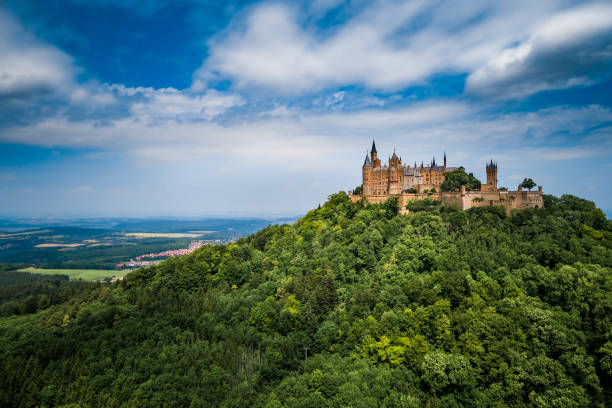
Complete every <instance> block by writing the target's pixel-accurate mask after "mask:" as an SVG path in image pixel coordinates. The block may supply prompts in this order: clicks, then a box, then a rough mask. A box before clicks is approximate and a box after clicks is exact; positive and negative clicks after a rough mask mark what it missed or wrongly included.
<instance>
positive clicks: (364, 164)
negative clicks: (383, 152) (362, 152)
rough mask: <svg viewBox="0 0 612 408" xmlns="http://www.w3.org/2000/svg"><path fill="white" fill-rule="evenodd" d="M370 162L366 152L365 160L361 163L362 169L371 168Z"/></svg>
mask: <svg viewBox="0 0 612 408" xmlns="http://www.w3.org/2000/svg"><path fill="white" fill-rule="evenodd" d="M371 165H372V162H371V161H370V155H369V154H368V152H366V157H365V160H364V161H363V167H366V166H371Z"/></svg>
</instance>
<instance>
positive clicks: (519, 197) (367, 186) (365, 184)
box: [349, 142, 543, 214]
mask: <svg viewBox="0 0 612 408" xmlns="http://www.w3.org/2000/svg"><path fill="white" fill-rule="evenodd" d="M456 170H458V168H457V167H448V166H447V165H446V153H444V162H443V165H442V166H439V165H436V159H435V157H434V158H433V160H432V161H431V163H430V164H429V165H428V166H424V165H423V162H421V165H420V166H417V164H416V162H415V163H414V167H410V165H405V164H403V163H402V159H401V157H398V156H397V154H396V153H395V150H394V151H393V155H392V156H391V157H389V159H388V162H387V164H386V165H381V161H380V159H379V158H378V152H377V150H376V143H375V142H372V148H371V150H370V153H369V154H366V157H365V160H364V162H363V166H362V167H361V176H362V185H361V191H358V190H357V191H355V192H350V191H349V196H350V198H351V200H353V201H359V200H362V199H366V200H367V201H368V202H370V203H380V202H383V201H386V200H387V199H388V198H389V197H398V199H399V205H400V208H401V212H402V213H406V212H407V211H408V210H407V209H406V208H405V207H406V204H407V203H408V201H410V200H421V199H424V198H432V199H434V200H439V201H442V202H444V203H448V204H457V205H458V206H459V208H461V209H462V210H467V209H468V208H471V207H485V206H494V205H495V206H498V205H501V206H503V207H505V208H506V212H507V213H508V214H510V211H511V210H513V209H525V208H539V207H542V205H543V200H542V186H538V189H537V191H525V190H523V188H522V186H520V185H519V186H518V189H517V190H516V191H508V190H506V189H504V188H502V189H499V188H498V187H497V163H494V162H493V160H491V162H490V163H488V164H487V165H486V172H487V181H486V184H482V185H481V186H480V189H479V190H467V189H466V187H465V186H461V188H460V189H459V190H458V191H441V185H442V183H443V182H444V180H445V177H446V174H448V173H450V172H454V171H456Z"/></svg>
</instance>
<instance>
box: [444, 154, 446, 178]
mask: <svg viewBox="0 0 612 408" xmlns="http://www.w3.org/2000/svg"><path fill="white" fill-rule="evenodd" d="M444 172H445V173H446V152H444Z"/></svg>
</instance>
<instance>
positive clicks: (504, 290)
mask: <svg viewBox="0 0 612 408" xmlns="http://www.w3.org/2000/svg"><path fill="white" fill-rule="evenodd" d="M410 210H411V211H412V213H411V214H408V215H398V206H397V201H396V200H393V199H391V200H389V201H387V202H386V203H383V204H377V205H368V204H366V203H362V202H358V203H352V202H350V200H349V199H348V197H347V196H346V194H344V193H339V194H335V195H333V196H331V197H330V199H329V200H328V201H327V202H326V203H325V204H324V205H323V206H321V207H320V208H318V209H316V210H313V211H310V212H309V213H308V214H307V215H305V216H304V217H303V218H301V219H300V220H299V221H297V222H296V223H295V224H293V225H291V226H289V225H282V226H279V225H276V226H270V227H267V228H265V229H263V230H261V231H259V232H257V233H255V234H253V235H251V236H249V237H248V238H244V239H242V240H240V241H238V242H236V243H233V244H229V245H215V246H206V247H203V248H201V249H199V250H197V251H196V252H194V253H193V254H191V255H188V256H185V257H181V258H174V259H169V260H167V261H165V262H163V263H161V264H159V265H157V266H155V267H151V268H147V269H140V270H137V271H135V272H133V273H131V274H129V275H127V277H126V278H125V279H123V280H122V281H120V282H115V283H94V284H79V286H74V284H73V286H70V282H67V281H62V280H61V279H56V280H55V281H54V282H55V283H53V284H51V283H44V284H42V283H41V281H32V282H31V283H30V284H32V285H36V288H35V290H32V291H31V293H30V292H28V293H24V292H23V291H24V290H25V289H24V285H26V286H27V285H28V283H27V282H18V283H16V284H15V285H11V286H6V287H4V289H3V291H2V292H0V294H1V297H0V302H2V303H3V304H5V303H7V302H10V307H3V308H2V309H1V310H2V317H0V350H2V352H1V353H0V404H1V405H2V406H7V407H30V406H43V407H46V406H74V407H77V406H111V407H119V406H126V407H160V406H177V407H209V406H219V407H267V408H272V407H274V408H276V407H466V406H482V407H506V406H508V407H510V406H511V407H605V406H610V405H611V402H612V394H611V389H612V386H611V385H612V383H611V382H612V322H611V319H612V222H611V221H610V220H607V219H606V217H605V215H604V214H603V213H602V212H601V211H600V210H599V209H597V208H596V207H595V205H594V204H593V203H592V202H589V201H586V200H582V199H579V198H576V197H573V196H563V197H561V198H556V197H553V196H545V206H544V208H541V209H530V210H522V211H515V212H514V213H513V215H512V216H511V217H508V216H506V214H505V212H504V209H503V208H499V207H489V208H472V209H470V210H469V211H465V212H461V211H458V210H457V209H456V208H454V207H446V206H443V205H441V204H440V203H438V202H434V201H431V200H425V201H420V202H415V203H412V204H411V205H410ZM45 282H47V281H45ZM47 291H49V293H46V292H47ZM26 302H27V305H26V304H25V303H26ZM22 303H23V305H22V306H20V305H21V304H22ZM26 306H27V307H26Z"/></svg>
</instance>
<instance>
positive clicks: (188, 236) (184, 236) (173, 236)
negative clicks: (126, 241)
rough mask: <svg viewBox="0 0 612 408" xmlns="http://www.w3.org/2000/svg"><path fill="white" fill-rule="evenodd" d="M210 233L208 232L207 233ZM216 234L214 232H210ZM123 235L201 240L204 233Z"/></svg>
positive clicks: (127, 233)
mask: <svg viewBox="0 0 612 408" xmlns="http://www.w3.org/2000/svg"><path fill="white" fill-rule="evenodd" d="M205 232H208V231H205ZM210 232H214V231H210ZM123 235H125V236H128V237H137V238H199V237H201V236H202V235H204V233H179V232H126V233H124V234H123Z"/></svg>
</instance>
